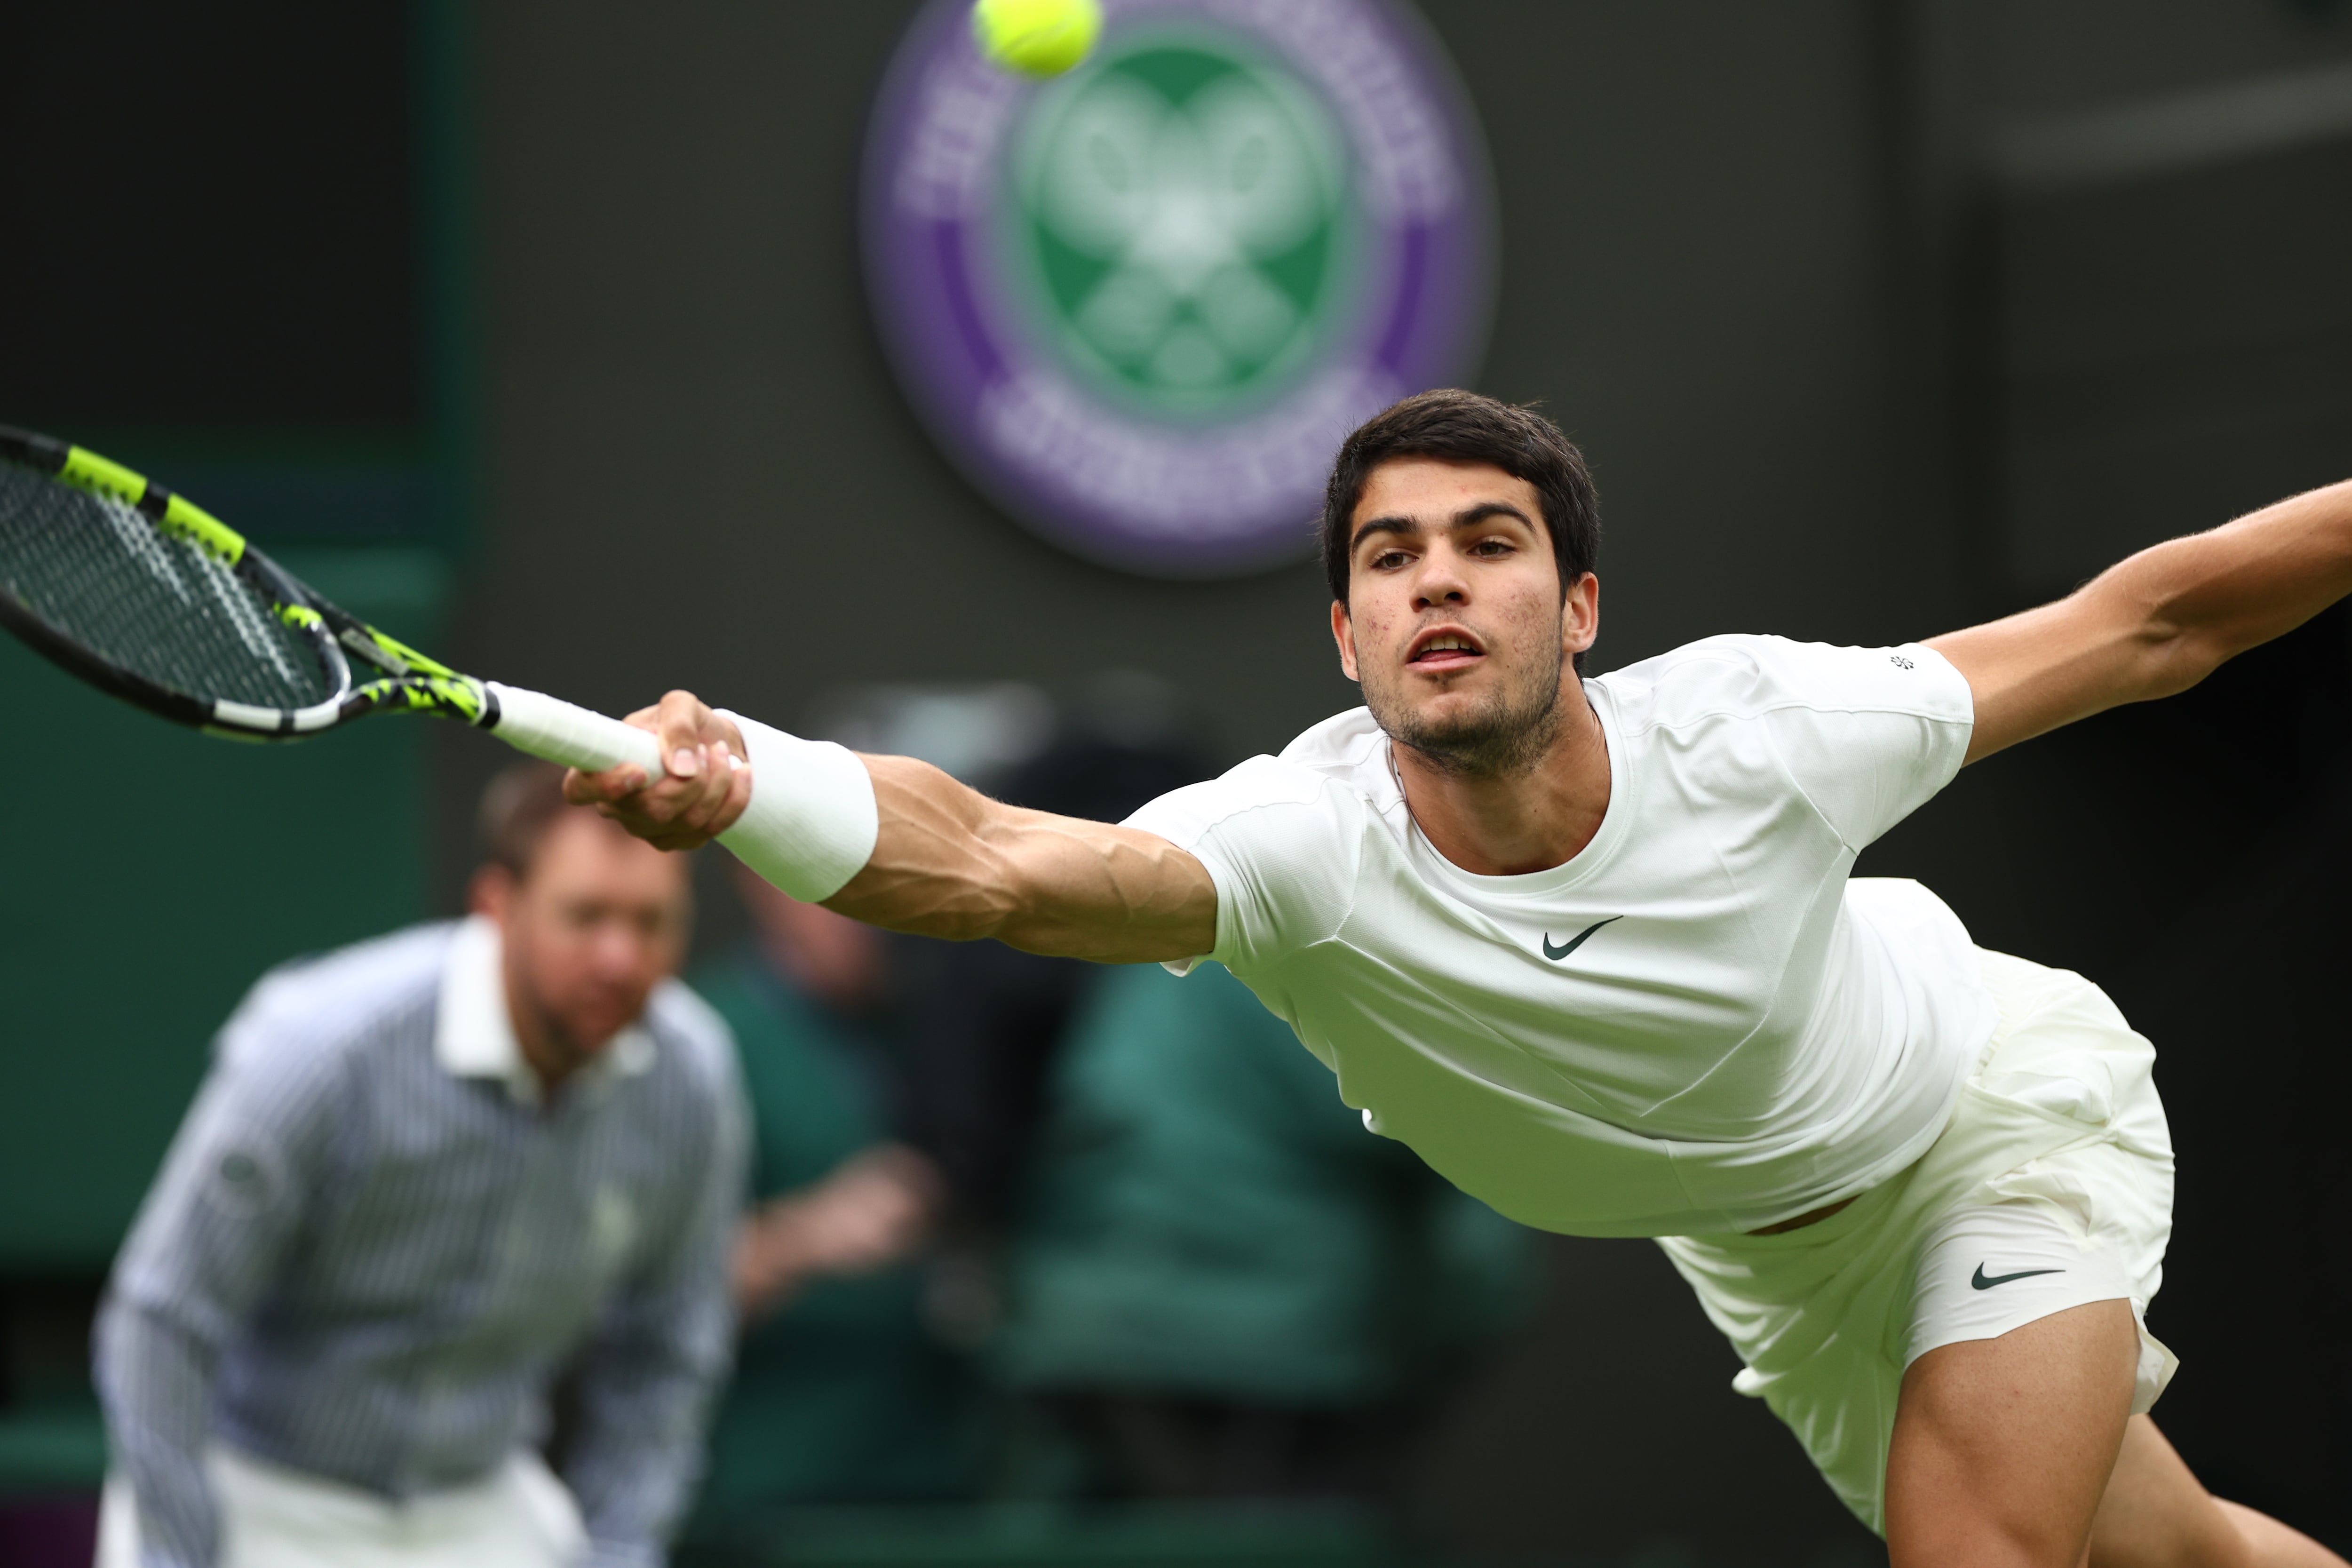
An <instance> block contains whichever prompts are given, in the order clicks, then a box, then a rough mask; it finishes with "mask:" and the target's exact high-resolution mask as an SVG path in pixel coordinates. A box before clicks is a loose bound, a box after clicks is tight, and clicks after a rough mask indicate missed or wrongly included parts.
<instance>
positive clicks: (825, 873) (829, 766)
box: [719, 709, 882, 904]
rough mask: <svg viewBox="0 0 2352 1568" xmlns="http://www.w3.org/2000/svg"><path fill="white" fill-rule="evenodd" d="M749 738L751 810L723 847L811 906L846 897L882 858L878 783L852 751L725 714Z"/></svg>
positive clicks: (745, 741) (729, 833)
mask: <svg viewBox="0 0 2352 1568" xmlns="http://www.w3.org/2000/svg"><path fill="white" fill-rule="evenodd" d="M719 717H720V718H722V719H728V720H731V721H733V722H734V725H735V727H736V728H737V729H738V730H740V731H742V732H743V749H744V750H745V751H746V752H749V753H750V756H749V757H748V758H747V759H746V760H747V761H749V762H750V763H751V805H748V806H746V807H745V808H744V810H743V815H742V816H741V817H740V818H739V819H738V820H737V821H736V824H735V826H732V827H730V828H729V829H728V830H727V831H726V832H724V833H722V834H720V835H719V843H721V844H724V845H725V846H727V847H728V848H729V849H730V850H732V851H734V853H735V856H736V858H738V859H740V860H741V861H742V862H743V864H745V865H746V866H749V867H751V869H752V870H754V871H757V872H758V873H759V874H760V875H761V877H763V878H765V879H767V880H768V881H770V882H772V883H774V884H775V885H776V886H777V887H779V888H781V889H783V890H784V891H785V892H787V893H790V894H791V895H792V896H793V898H796V899H798V900H801V901H802V902H803V903H809V904H814V903H818V902H821V901H822V900H825V899H829V898H831V897H833V895H834V894H835V893H837V892H839V891H841V889H842V888H843V887H844V886H845V884H846V883H847V882H848V880H849V879H851V878H852V877H855V876H856V875H857V873H858V872H860V871H862V870H864V869H865V868H866V861H868V860H871V859H872V858H874V841H875V838H876V837H877V836H878V835H879V834H880V832H881V826H882V823H881V815H880V812H879V811H878V810H877V807H876V805H875V804H874V780H873V778H872V777H871V776H870V775H868V774H867V773H866V764H865V763H862V762H860V761H858V760H857V754H856V752H852V751H851V750H849V748H848V747H846V746H839V745H835V743H834V742H831V741H803V740H802V739H801V738H800V737H799V736H798V735H788V734H786V733H785V732H784V731H782V730H776V729H772V728H770V727H769V726H767V725H765V724H762V723H761V722H759V721H757V720H753V719H746V718H744V717H743V716H742V715H741V714H740V713H730V712H728V711H726V710H724V709H721V710H719Z"/></svg>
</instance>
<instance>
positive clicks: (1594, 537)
mask: <svg viewBox="0 0 2352 1568" xmlns="http://www.w3.org/2000/svg"><path fill="white" fill-rule="evenodd" d="M1396 458H1442V459H1444V461H1446V462H1450V463H1492V464H1493V465H1494V466H1495V467H1496V468H1500V469H1502V470H1503V471H1504V472H1505V473H1507V474H1508V475H1510V476H1511V477H1512V478H1513V479H1525V480H1526V481H1527V482H1528V483H1529V484H1531V485H1533V486H1534V487H1535V488H1536V498H1537V500H1539V501H1540V502H1541V503H1542V506H1543V522H1544V528H1545V530H1546V531H1548V532H1549V533H1550V535H1551V553H1552V559H1553V560H1554V561H1555V562H1557V563H1559V591H1560V593H1561V594H1563V595H1565V594H1566V593H1567V592H1568V590H1569V589H1570V587H1571V586H1573V585H1574V584H1576V582H1577V581H1578V580H1579V579H1580V578H1581V577H1582V576H1583V575H1584V574H1586V573H1587V572H1590V571H1591V570H1592V569H1593V567H1594V566H1596V565H1597V564H1598V563H1600V560H1601V498H1600V496H1599V495H1598V494H1597V493H1596V492H1595V491H1594V489H1593V488H1592V475H1591V471H1590V470H1589V469H1587V468H1585V466H1584V454H1583V453H1581V452H1580V451H1578V450H1577V449H1576V446H1575V444H1574V443H1573V442H1571V441H1570V440H1569V438H1568V437H1565V436H1563V435H1561V434H1560V433H1559V426H1557V425H1555V424H1553V423H1552V422H1551V421H1550V420H1549V419H1547V418H1545V417H1544V416H1542V415H1540V414H1538V413H1537V412H1536V411H1535V410H1534V409H1533V408H1526V407H1521V406H1519V405H1516V404H1509V403H1501V402H1497V401H1496V399H1494V398H1491V397H1482V396H1480V395H1478V394H1477V393H1475V392H1462V391H1459V390H1456V389H1455V388H1453V387H1444V388H1441V389H1439V390H1438V391H1435V392H1423V393H1416V394H1415V395H1412V396H1411V397H1408V398H1406V399H1405V400H1404V401H1403V402H1402V403H1393V404H1391V405H1389V406H1388V407H1386V408H1384V409H1382V410H1381V412H1380V413H1378V414H1375V415H1373V416H1371V417H1370V419H1367V420H1366V421H1364V423H1363V424H1361V425H1360V426H1357V427H1356V431H1355V434H1353V435H1351V436H1349V437H1348V438H1347V439H1346V440H1345V441H1343V442H1341V443H1340V444H1339V456H1338V457H1337V458H1333V459H1332V462H1331V482H1330V484H1329V486H1328V487H1327V488H1326V489H1325V490H1324V492H1323V572H1324V574H1325V575H1326V576H1328V578H1329V579H1330V580H1331V597H1333V598H1334V599H1337V600H1338V601H1339V603H1341V604H1343V605H1344V604H1346V603H1347V602H1348V567H1349V553H1350V552H1349V548H1348V546H1349V537H1348V536H1349V532H1350V531H1352V528H1353V525H1354V522H1355V518H1356V505H1357V503H1358V502H1359V501H1360V500H1363V499H1364V486H1365V484H1366V483H1367V482H1368V481H1370V479H1371V477H1372V470H1373V469H1375V468H1379V467H1380V466H1381V464H1382V463H1386V462H1390V461H1392V460H1394V459H1396Z"/></svg>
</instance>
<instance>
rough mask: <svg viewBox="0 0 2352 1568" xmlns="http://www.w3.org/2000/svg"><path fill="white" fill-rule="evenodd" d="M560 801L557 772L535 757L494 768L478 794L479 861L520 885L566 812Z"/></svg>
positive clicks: (559, 773) (559, 770)
mask: <svg viewBox="0 0 2352 1568" xmlns="http://www.w3.org/2000/svg"><path fill="white" fill-rule="evenodd" d="M571 809H572V803H571V802H570V801H568V800H566V799H564V798H563V770H562V768H560V767H558V766H557V765H556V764H555V763H543V762H541V761H539V760H538V759H537V758H533V759H531V760H530V761H529V762H521V763H513V764H511V765H509V766H508V767H505V768H501V769H499V773H498V775H497V776H496V777H495V778H493V779H491V780H490V782H489V786H488V788H486V789H484V790H483V791H482V805H481V811H480V814H479V815H478V816H477V818H476V819H475V820H476V826H477V827H478V829H479V831H480V834H481V839H482V858H483V859H484V860H486V861H488V862H489V863H490V864H491V865H494V866H502V867H504V868H506V871H507V874H508V875H509V876H510V877H512V878H514V879H516V880H517V881H520V880H521V879H523V878H524V877H525V876H527V875H529V874H530V861H531V857H532V856H534V855H537V854H538V853H539V847H540V845H541V843H543V842H544V841H545V840H546V838H547V835H548V830H549V829H551V828H552V827H553V826H555V824H556V820H557V819H558V818H559V817H561V816H562V815H563V814H564V813H565V812H567V811H569V810H571Z"/></svg>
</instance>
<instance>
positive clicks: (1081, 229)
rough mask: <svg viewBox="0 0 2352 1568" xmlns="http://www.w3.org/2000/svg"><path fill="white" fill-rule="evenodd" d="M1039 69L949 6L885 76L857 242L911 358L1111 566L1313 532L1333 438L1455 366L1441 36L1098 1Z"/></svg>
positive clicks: (1453, 124) (976, 453)
mask: <svg viewBox="0 0 2352 1568" xmlns="http://www.w3.org/2000/svg"><path fill="white" fill-rule="evenodd" d="M1104 9H1105V27H1104V32H1103V37H1102V41H1101V43H1100V44H1099V45H1098V46H1097V48H1096V50H1095V52H1094V54H1093V56H1092V57H1091V58H1089V59H1088V60H1087V62H1086V63H1085V64H1084V65H1082V66H1080V67H1079V68H1076V70H1073V71H1072V72H1070V73H1069V74H1068V75H1066V76H1065V77H1061V78H1058V79H1054V80H1052V81H1049V82H1045V83H1042V84H1041V83H1034V82H1028V81H1023V80H1019V79H1014V78H1012V77H1010V76H1007V75H1006V74H1005V73H1003V72H1002V71H999V70H996V69H995V68H992V67H990V66H989V65H987V63H986V62H985V61H982V60H981V59H980V58H979V57H978V56H977V54H976V52H975V51H973V49H972V48H971V44H970V41H969V37H968V36H967V31H966V29H965V28H964V26H963V23H962V8H961V4H960V3H959V0H936V3H935V4H934V5H932V6H931V7H929V9H928V10H927V11H926V12H925V13H924V14H923V16H921V17H919V19H918V21H917V23H916V25H915V26H914V28H913V29H912V31H911V32H910V34H909V36H908V42H907V44H906V45H905V46H904V47H903V48H902V49H901V51H900V54H899V57H898V60H897V62H896V63H895V64H894V66H893V68H892V73H891V78H890V80H889V81H888V82H887V84H886V86H885V89H884V100H883V104H882V106H881V109H880V110H879V112H877V116H876V121H875V135H874V140H873V142H872V144H871V146H870V147H869V151H868V156H867V166H866V245H867V261H868V266H869V269H870V271H871V274H872V278H873V285H874V293H875V300H876V305H877V312H878V314H879V315H880V317H881V321H882V324H883V327H884V331H885V334H886V336H887V338H888V340H889V342H890V344H891V347H892V349H893V352H894V356H895V357H896V359H897V361H898V367H899V370H900V373H901V375H902V377H903V378H904V379H905V381H906V382H907V384H908V391H909V392H910V394H911V395H913V398H914V401H915V403H916V405H917V406H918V408H919V409H920V410H921V411H922V413H923V414H924V416H925V417H926V419H927V421H928V422H929V424H930V426H932V428H933V430H934V432H935V433H936V434H937V435H939V437H940V439H941V442H942V444H943V445H944V446H945V447H947V448H948V450H949V451H950V453H951V454H952V455H953V456H954V457H955V458H957V459H958V461H959V462H960V463H961V465H962V467H963V468H964V469H965V471H966V472H967V473H969V474H970V475H971V477H972V478H973V479H975V480H976V481H977V482H978V483H979V484H980V485H981V486H982V488H983V489H986V490H988V491H989V492H990V493H991V494H992V496H993V497H994V498H995V499H996V500H999V501H1000V502H1001V503H1002V504H1003V506H1004V507H1005V508H1006V510H1009V511H1011V512H1012V513H1013V515H1014V516H1015V517H1017V518H1019V519H1021V520H1022V521H1024V522H1027V523H1029V524H1031V525H1032V526H1034V527H1036V528H1038V529H1039V530H1040V531H1044V532H1045V533H1046V534H1048V535H1049V536H1051V537H1053V538H1055V539H1056V540H1058V541H1060V542H1064V543H1066V544H1069V545H1071V546H1072V547H1073V548H1076V549H1077V550H1079V551H1080V552H1083V553H1086V554H1087V555H1090V556H1093V557H1095V558H1097V559H1099V560H1103V561H1106V562H1108V563H1113V564H1118V565H1122V566H1127V567H1130V568H1134V569H1139V570H1145V571H1152V572H1160V573H1170V574H1182V575H1208V574H1223V573H1229V572H1234V571H1241V570H1249V569H1252V568H1254V567H1256V566H1260V565H1264V564H1267V563H1271V562H1274V561H1276V560H1280V559H1284V558H1287V557H1295V556H1297V555H1298V554H1300V553H1303V552H1306V551H1307V549H1308V548H1310V546H1311V539H1312V534H1311V529H1310V526H1309V525H1310V523H1311V520H1312V518H1313V515H1314V512H1315V507H1316V498H1317V496H1318V492H1319V490H1320V488H1321V483H1322V479H1323V474H1324V470H1325V468H1326V467H1327V466H1328V462H1329V459H1330V456H1331V453H1332V450H1333V448H1334V447H1337V445H1338V443H1339V439H1340V437H1343V436H1344V435H1345V434H1346V433H1347V431H1348V430H1349V428H1350V427H1351V426H1353V425H1354V424H1355V423H1357V422H1358V421H1360V420H1361V419H1362V418H1364V417H1366V416H1369V415H1370V414H1371V413H1373V412H1375V411H1376V410H1378V409H1379V408H1380V407H1381V406H1383V405H1385V404H1387V403H1388V402H1390V401H1392V400H1393V399H1394V398H1396V397H1399V396H1402V395H1405V394H1407V393H1411V392H1414V391H1418V390H1420V389H1422V388H1423V387H1425V386H1430V385H1437V384H1444V383H1445V382H1447V381H1450V380H1454V379H1457V378H1459V377H1460V376H1462V375H1463V374H1465V373H1466V372H1467V371H1468V370H1469V369H1470V368H1471V359H1472V357H1473V356H1474V354H1475V351H1476V349H1477V347H1478V340H1479V337H1480V335H1481V333H1482V331H1483V329H1484V325H1485V310H1486V296H1487V291H1488V286H1489V280H1490V277H1491V253H1490V243H1489V238H1490V230H1491V223H1490V221H1489V216H1488V213H1487V211H1486V179H1485V174H1484V168H1483V163H1482V162H1481V160H1480V156H1479V150H1478V146H1477V142H1476V138H1475V132H1474V131H1473V130H1472V129H1471V126H1470V121H1469V120H1468V117H1467V115H1466V112H1465V110H1464V106H1463V105H1462V104H1461V103H1460V101H1459V100H1458V96H1457V95H1456V93H1455V91H1454V87H1453V83H1452V79H1451V78H1450V75H1449V74H1448V73H1447V72H1446V71H1445V69H1444V63H1443V61H1442V59H1440V58H1437V56H1436V54H1435V45H1434V43H1433V40H1432V39H1431V38H1430V37H1429V35H1428V34H1427V32H1426V31H1425V29H1423V27H1422V26H1420V25H1419V22H1418V18H1416V17H1414V16H1412V15H1411V14H1410V13H1409V12H1407V11H1405V10H1403V9H1402V6H1401V5H1393V4H1391V3H1389V0H1106V5H1105V7H1104Z"/></svg>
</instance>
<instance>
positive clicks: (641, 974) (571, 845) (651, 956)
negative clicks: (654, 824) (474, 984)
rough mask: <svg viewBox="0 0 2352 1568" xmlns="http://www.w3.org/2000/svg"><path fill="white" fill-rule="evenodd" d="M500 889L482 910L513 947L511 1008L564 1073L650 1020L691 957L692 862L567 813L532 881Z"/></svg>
mask: <svg viewBox="0 0 2352 1568" xmlns="http://www.w3.org/2000/svg"><path fill="white" fill-rule="evenodd" d="M499 880H501V881H502V882H503V886H502V888H500V889H498V891H499V895H500V896H497V897H493V898H491V899H489V900H486V903H487V906H488V907H487V912H488V913H489V914H490V915H491V916H492V918H494V919H496V920H497V921H499V928H500V930H501V931H502V932H503V933H504V936H505V942H506V966H507V992H508V1000H509V1004H510V1005H512V1006H513V1008H514V1009H515V1011H516V1013H517V1014H518V1015H519V1017H518V1023H520V1022H521V1021H522V1018H521V1015H526V1014H527V1015H528V1016H530V1017H531V1018H533V1019H535V1020H536V1022H537V1023H538V1025H539V1028H538V1030H537V1031H536V1032H537V1033H538V1034H539V1035H541V1037H544V1039H545V1040H546V1043H547V1044H548V1045H549V1046H551V1047H554V1048H555V1049H556V1050H557V1051H558V1052H559V1053H561V1055H562V1058H567V1059H564V1060H561V1061H559V1062H558V1063H557V1064H556V1065H558V1066H561V1067H569V1066H576V1065H578V1063H579V1062H581V1061H584V1060H586V1059H587V1058H590V1057H593V1056H594V1055H595V1054H596V1053H597V1052H599V1051H601V1050H603V1049H604V1047H605V1046H607V1045H608V1044H610V1043H611V1041H612V1038H613V1037H614V1035H616V1034H618V1033H619V1032H620V1031H621V1030H622V1029H623V1028H624V1027H625V1026H627V1025H628V1024H629V1023H630V1022H632V1021H633V1020H634V1019H635V1017H636V1016H637V1015H638V1014H639V1013H640V1012H642V1011H644V1009H645V1005H646V996H647V995H649V994H651V993H652V991H653V988H654V986H655V985H656V984H657V983H659V982H660V981H661V980H663V979H664V978H666V977H667V975H669V974H670V973H673V972H675V971H676V969H677V965H678V961H679V960H680V959H681V958H682V957H683V956H684V955H685V951H686V938H687V928H688V901H687V899H688V895H687V881H686V859H685V857H683V856H678V855H666V854H664V853H663V852H662V851H660V850H658V849H656V848H655V847H652V846H651V845H649V844H643V843H640V842H638V841H637V840H636V839H634V838H631V837H629V836H628V835H627V834H625V833H623V832H621V831H620V830H619V829H618V828H615V827H614V826H613V825H612V824H610V823H608V822H605V821H604V819H602V818H601V817H598V816H592V815H591V814H589V813H587V812H584V811H567V812H565V813H563V814H562V816H559V817H558V818H557V819H556V821H555V825H554V826H552V827H551V828H549V829H548V832H547V836H546V837H544V838H543V839H541V841H540V846H539V850H538V853H537V854H535V855H534V856H532V858H531V863H530V874H529V875H527V876H525V877H523V878H522V879H520V880H515V879H499Z"/></svg>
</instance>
